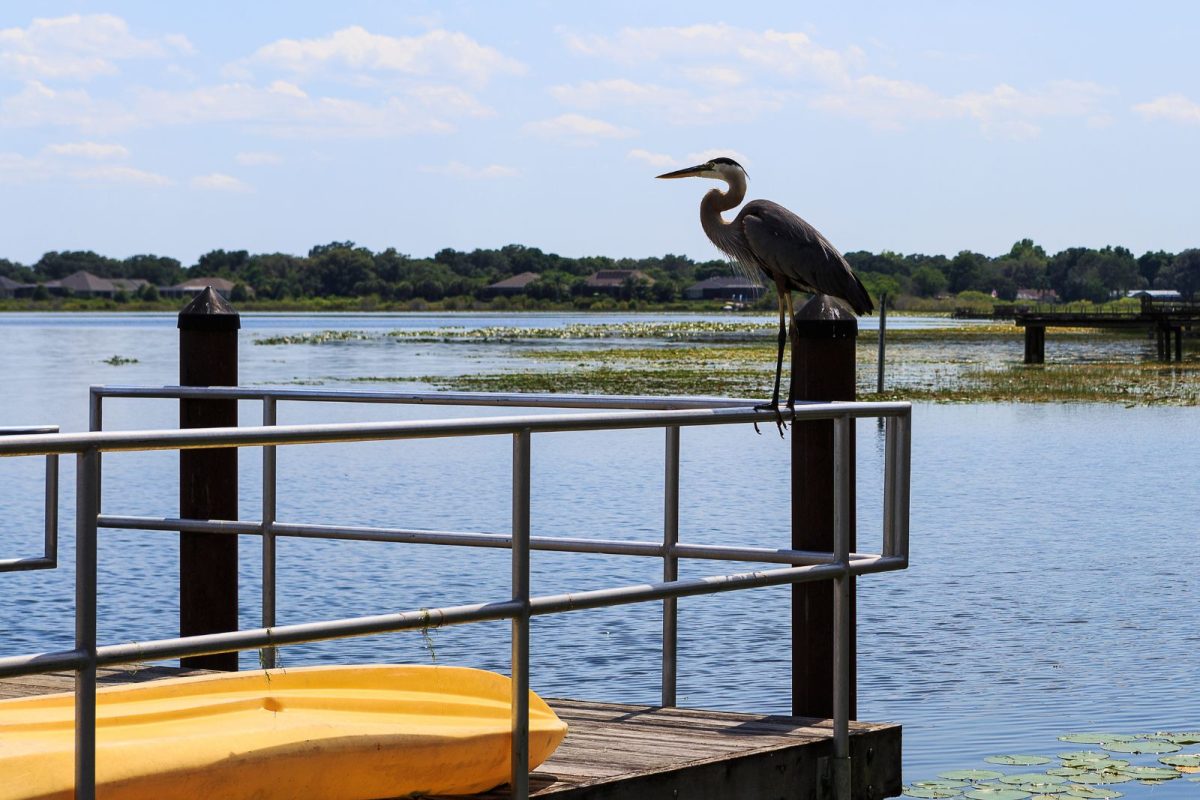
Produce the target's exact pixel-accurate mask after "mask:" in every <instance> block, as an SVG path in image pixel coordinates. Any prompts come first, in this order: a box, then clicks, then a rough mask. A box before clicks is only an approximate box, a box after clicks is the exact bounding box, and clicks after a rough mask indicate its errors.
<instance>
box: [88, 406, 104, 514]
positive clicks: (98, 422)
mask: <svg viewBox="0 0 1200 800" xmlns="http://www.w3.org/2000/svg"><path fill="white" fill-rule="evenodd" d="M99 389H100V387H98V386H92V387H90V388H89V389H88V430H89V431H99V430H103V429H104V397H103V396H101V394H100V392H99ZM97 456H98V458H99V454H97ZM101 460H103V459H102V458H100V460H97V461H96V483H97V484H98V485H102V483H101V481H102V480H103V479H102V478H101V477H100V461H101ZM96 513H97V514H98V513H100V507H99V506H97V507H96Z"/></svg>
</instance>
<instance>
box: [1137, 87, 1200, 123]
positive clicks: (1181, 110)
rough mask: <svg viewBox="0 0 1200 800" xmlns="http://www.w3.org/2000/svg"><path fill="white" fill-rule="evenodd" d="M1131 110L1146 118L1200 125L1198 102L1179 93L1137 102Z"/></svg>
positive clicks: (1199, 105)
mask: <svg viewBox="0 0 1200 800" xmlns="http://www.w3.org/2000/svg"><path fill="white" fill-rule="evenodd" d="M1133 110H1134V111H1136V112H1137V113H1138V114H1141V115H1142V116H1143V117H1145V118H1147V119H1162V120H1167V121H1168V122H1183V123H1186V124H1191V125H1200V103H1196V102H1195V101H1193V100H1189V99H1188V98H1186V97H1184V96H1183V95H1181V94H1168V95H1163V96H1162V97H1156V98H1154V99H1153V100H1150V101H1149V102H1146V103H1138V104H1137V105H1135V106H1134V107H1133Z"/></svg>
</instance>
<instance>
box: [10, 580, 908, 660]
mask: <svg viewBox="0 0 1200 800" xmlns="http://www.w3.org/2000/svg"><path fill="white" fill-rule="evenodd" d="M903 568H904V566H903V564H902V562H901V560H900V559H899V558H885V557H882V556H874V557H869V558H862V559H857V560H852V561H850V563H849V564H848V565H846V566H843V565H841V564H810V565H807V566H802V567H784V568H780V569H772V570H757V571H754V572H743V573H734V574H729V575H709V576H705V577H699V578H684V579H680V580H675V581H664V582H660V583H645V584H632V585H628V586H618V587H610V588H605V589H592V590H588V591H582V592H570V593H563V594H555V595H544V596H541V597H532V598H530V600H529V614H530V616H535V617H536V616H545V615H549V614H561V613H565V612H568V611H584V610H591V609H597V608H608V607H612V606H620V605H630V604H635V603H644V602H648V601H653V600H663V599H665V598H679V597H692V596H696V595H702V594H717V593H720V592H732V591H738V590H743V589H756V588H763V587H768V586H781V585H784V584H791V583H809V582H813V581H825V580H831V579H835V578H839V577H842V576H844V575H867V574H873V573H877V572H887V571H892V570H898V569H903ZM521 609H522V605H521V603H519V602H517V601H497V602H491V603H475V604H471V605H462V606H448V607H445V608H433V609H420V610H416V611H405V612H399V613H395V614H379V615H373V616H362V617H348V618H345V619H335V620H326V621H321V622H309V623H302V624H297V625H281V626H278V627H274V628H257V629H252V630H241V631H232V632H229V633H212V634H205V635H202V636H187V637H179V638H173V639H158V640H152V641H145V642H134V643H130V644H117V645H106V646H103V647H98V648H96V654H95V661H96V665H97V666H100V667H109V666H118V665H121V664H141V663H149V662H154V661H166V660H169V659H176V658H183V657H186V656H201V655H212V654H214V653H228V652H233V651H242V650H257V649H259V648H263V647H282V646H285V645H293V644H306V643H309V642H321V641H328V640H331V639H344V638H350V637H356V636H372V635H377V634H382V633H396V632H399V631H407V630H422V629H429V628H444V627H449V626H452V625H463V624H467V623H472V622H493V621H497V620H503V619H515V618H517V617H519V616H520V614H521ZM86 661H87V655H86V654H84V653H81V652H79V651H77V650H67V651H60V652H47V653H37V654H34V655H28V656H15V657H8V658H0V678H8V677H15V676H20V675H35V674H40V673H47V672H55V671H58V670H64V669H78V668H79V667H80V666H82V665H83V664H84V663H85V662H86Z"/></svg>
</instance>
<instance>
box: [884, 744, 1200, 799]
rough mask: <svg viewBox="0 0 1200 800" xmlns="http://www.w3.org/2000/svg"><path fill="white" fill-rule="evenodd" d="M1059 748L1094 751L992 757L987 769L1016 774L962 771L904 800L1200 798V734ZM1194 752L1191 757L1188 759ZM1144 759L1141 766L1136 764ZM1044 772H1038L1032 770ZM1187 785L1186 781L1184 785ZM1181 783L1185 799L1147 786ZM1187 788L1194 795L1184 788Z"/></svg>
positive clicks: (917, 784)
mask: <svg viewBox="0 0 1200 800" xmlns="http://www.w3.org/2000/svg"><path fill="white" fill-rule="evenodd" d="M1058 739H1059V741H1063V742H1070V743H1072V744H1086V745H1093V746H1094V748H1092V749H1087V750H1067V751H1064V752H1061V753H1058V755H1057V756H1056V757H1054V758H1051V757H1049V756H1043V755H1036V754H1023V753H1017V754H1007V753H1006V754H1000V755H994V756H987V757H986V758H984V759H983V760H984V761H986V762H987V763H988V764H993V765H998V766H1002V767H1012V768H1013V769H1012V770H1008V771H1001V770H998V769H955V770H948V771H946V772H939V773H938V774H937V778H936V779H931V780H924V781H914V782H913V783H911V784H909V785H906V786H905V787H904V796H906V797H917V798H935V799H940V798H947V800H948V799H949V798H967V800H1029V799H1030V798H1032V800H1038V798H1046V800H1072V799H1073V798H1085V800H1086V799H1087V798H1095V800H1112V798H1117V797H1128V798H1130V799H1131V800H1137V799H1138V798H1150V797H1154V798H1164V800H1165V798H1167V797H1171V798H1174V797H1188V798H1191V797H1197V798H1200V787H1197V786H1194V785H1193V784H1194V783H1200V732H1198V731H1181V732H1172V731H1159V732H1156V733H1143V734H1136V735H1130V734H1125V733H1115V732H1110V731H1095V732H1078V733H1067V734H1064V735H1062V736H1059V737H1058ZM1184 748H1191V751H1189V752H1181V751H1182V750H1183V749H1184ZM1135 758H1138V760H1140V761H1141V762H1142V763H1134V759H1135ZM1031 766H1036V767H1045V769H1043V770H1041V771H1039V772H1035V771H1031V770H1030V769H1029V767H1031ZM1181 779H1182V780H1181ZM1172 781H1179V784H1178V786H1179V789H1180V790H1182V793H1172V792H1167V793H1166V794H1165V795H1163V794H1154V795H1151V794H1150V791H1151V790H1150V789H1148V788H1145V787H1159V786H1162V785H1164V784H1167V783H1169V782H1172ZM1185 787H1187V788H1185Z"/></svg>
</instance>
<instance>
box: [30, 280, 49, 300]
mask: <svg viewBox="0 0 1200 800" xmlns="http://www.w3.org/2000/svg"><path fill="white" fill-rule="evenodd" d="M32 297H33V299H34V300H49V299H50V290H49V289H47V288H46V284H44V283H39V284H38V285H37V286H36V287H35V288H34V290H33V295H32Z"/></svg>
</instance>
